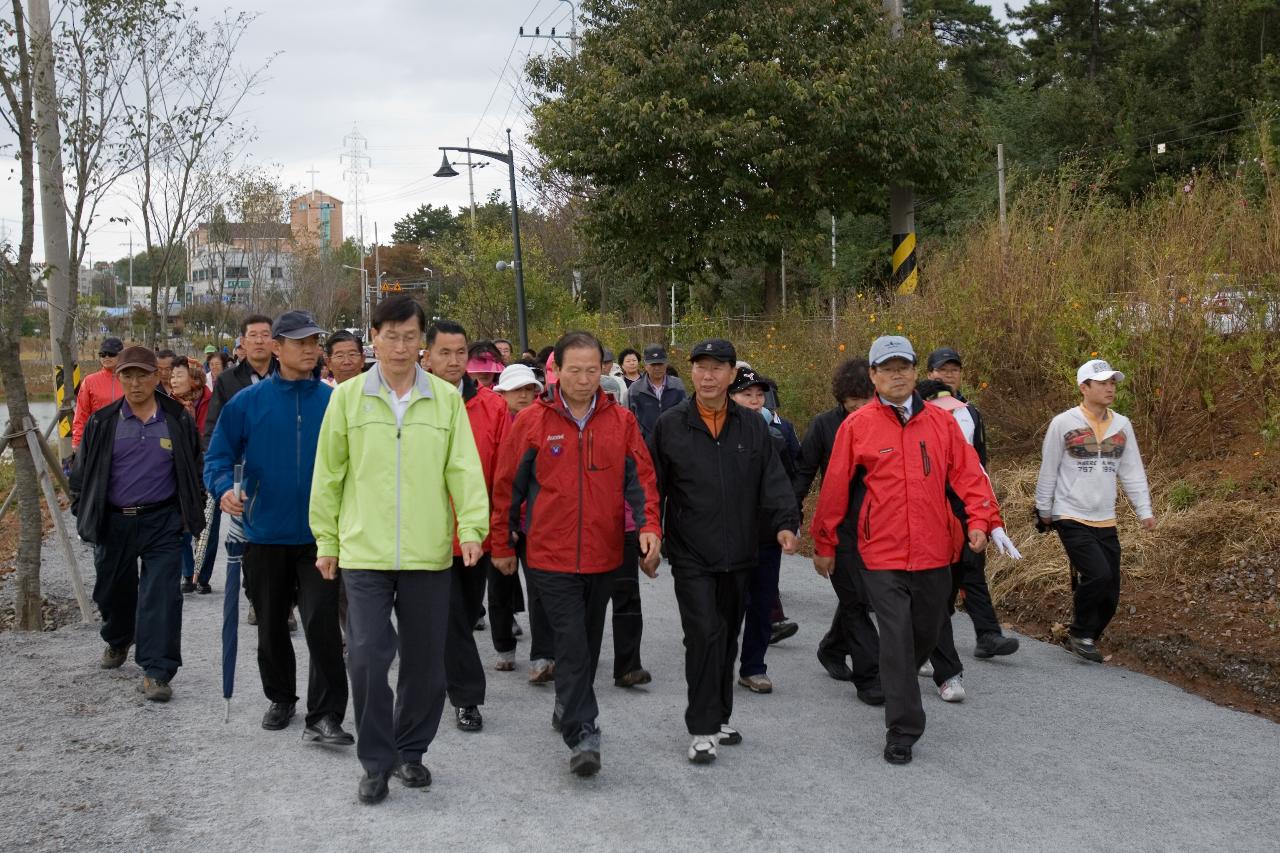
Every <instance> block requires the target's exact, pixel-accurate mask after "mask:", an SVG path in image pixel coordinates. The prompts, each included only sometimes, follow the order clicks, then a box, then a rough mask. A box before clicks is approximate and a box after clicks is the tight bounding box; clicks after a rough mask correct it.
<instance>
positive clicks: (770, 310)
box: [764, 249, 782, 317]
mask: <svg viewBox="0 0 1280 853" xmlns="http://www.w3.org/2000/svg"><path fill="white" fill-rule="evenodd" d="M764 313H765V316H767V317H776V316H777V315H779V314H781V313H782V250H781V249H779V250H777V251H774V252H770V254H769V261H768V263H767V264H766V265H765V268H764Z"/></svg>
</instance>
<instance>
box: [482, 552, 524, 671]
mask: <svg viewBox="0 0 1280 853" xmlns="http://www.w3.org/2000/svg"><path fill="white" fill-rule="evenodd" d="M487 597H488V601H489V635H490V636H491V637H493V650H494V651H495V652H514V651H515V650H516V635H515V631H513V630H512V628H513V623H514V622H515V618H516V614H517V613H520V612H522V611H523V610H524V591H523V590H521V589H520V574H519V573H518V572H517V573H515V574H510V575H504V574H503V573H502V572H500V571H498V570H497V569H495V568H494V567H493V561H492V560H490V561H489V577H488V595H487Z"/></svg>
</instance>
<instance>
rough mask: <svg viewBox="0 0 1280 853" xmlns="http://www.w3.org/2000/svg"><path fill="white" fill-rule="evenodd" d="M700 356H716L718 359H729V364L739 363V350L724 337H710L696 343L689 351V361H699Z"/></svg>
mask: <svg viewBox="0 0 1280 853" xmlns="http://www.w3.org/2000/svg"><path fill="white" fill-rule="evenodd" d="M700 358H714V359H715V360H716V361H727V362H729V364H737V363H738V351H737V350H735V349H734V348H733V344H732V343H731V342H729V341H726V340H725V339H724V338H710V339H708V340H705V341H701V342H700V343H698V344H695V345H694V347H693V349H692V350H690V351H689V361H697V360H698V359H700Z"/></svg>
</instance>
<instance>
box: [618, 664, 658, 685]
mask: <svg viewBox="0 0 1280 853" xmlns="http://www.w3.org/2000/svg"><path fill="white" fill-rule="evenodd" d="M651 681H653V676H652V675H650V674H649V670H647V669H644V668H641V669H633V670H631V671H630V672H628V673H627V674H626V675H624V676H622V677H621V678H615V679H614V680H613V686H614V687H639V686H640V685H641V684H648V683H649V682H651Z"/></svg>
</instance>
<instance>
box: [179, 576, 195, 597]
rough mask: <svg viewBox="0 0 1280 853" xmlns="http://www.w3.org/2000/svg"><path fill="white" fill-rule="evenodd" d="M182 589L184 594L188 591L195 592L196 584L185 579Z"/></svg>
mask: <svg viewBox="0 0 1280 853" xmlns="http://www.w3.org/2000/svg"><path fill="white" fill-rule="evenodd" d="M180 589H181V590H182V593H183V595H186V594H187V593H191V592H195V591H196V585H195V584H193V583H192V582H191V581H190V580H187V579H183V581H182V586H181V587H180Z"/></svg>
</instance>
